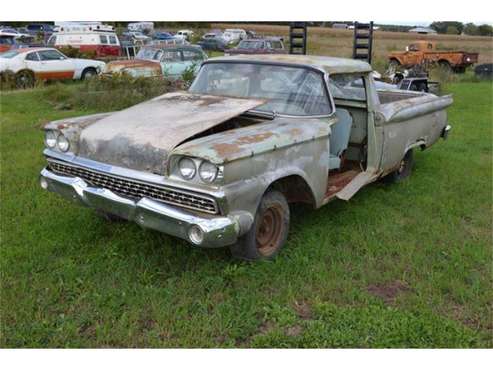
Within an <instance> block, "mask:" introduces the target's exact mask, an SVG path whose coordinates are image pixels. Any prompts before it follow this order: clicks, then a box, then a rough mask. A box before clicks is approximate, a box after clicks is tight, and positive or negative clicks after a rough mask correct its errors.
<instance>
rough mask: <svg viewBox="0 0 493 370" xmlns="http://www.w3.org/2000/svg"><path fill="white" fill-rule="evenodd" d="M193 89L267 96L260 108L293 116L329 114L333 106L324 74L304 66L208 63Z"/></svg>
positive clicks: (250, 96) (217, 93)
mask: <svg viewBox="0 0 493 370" xmlns="http://www.w3.org/2000/svg"><path fill="white" fill-rule="evenodd" d="M190 92H193V93H200V94H208V95H222V96H233V97H243V98H263V99H267V103H265V104H263V105H261V106H259V107H257V108H255V110H258V111H264V112H272V113H278V114H284V115H292V116H315V115H316V116H318V115H329V114H330V113H332V107H331V104H330V101H329V99H328V96H327V92H326V89H325V84H324V80H323V75H322V74H321V73H319V72H316V71H313V70H311V69H308V68H303V67H284V66H280V65H269V64H253V63H207V64H204V65H203V67H202V68H201V69H200V72H199V75H198V76H197V78H196V80H195V81H194V83H193V84H192V86H191V87H190Z"/></svg>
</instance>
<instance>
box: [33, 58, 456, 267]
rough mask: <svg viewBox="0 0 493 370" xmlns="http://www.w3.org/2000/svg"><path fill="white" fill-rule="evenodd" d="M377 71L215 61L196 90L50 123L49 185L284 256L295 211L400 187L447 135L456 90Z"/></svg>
mask: <svg viewBox="0 0 493 370" xmlns="http://www.w3.org/2000/svg"><path fill="white" fill-rule="evenodd" d="M371 72H372V69H371V66H370V65H369V64H367V63H366V62H362V61H355V60H350V59H341V58H329V57H315V56H294V55H265V56H247V55H242V56H235V57H222V58H214V59H209V60H208V61H206V62H205V63H204V64H203V65H202V68H201V70H200V72H199V75H198V76H197V78H196V79H195V81H194V83H193V85H192V86H191V88H190V90H189V91H188V92H181V93H170V94H165V95H162V96H159V97H157V98H154V99H152V100H150V101H148V102H145V103H142V104H139V105H136V106H133V107H130V108H128V109H125V110H122V111H119V112H115V113H104V114H99V115H91V116H85V117H79V118H74V119H64V120H60V121H55V122H52V123H49V124H47V125H46V126H45V135H46V139H45V143H46V149H45V150H44V155H45V157H46V159H47V161H48V164H47V167H46V168H44V169H43V170H42V172H41V178H40V182H41V186H42V187H43V188H44V189H47V190H50V191H54V192H57V193H59V194H60V195H62V196H65V197H67V198H68V199H71V200H74V201H76V202H79V203H81V204H83V205H86V206H89V207H92V208H95V209H98V210H100V211H102V212H105V213H106V214H108V215H111V217H115V216H117V217H120V218H124V219H127V220H133V221H135V222H137V223H139V224H140V225H142V226H144V227H148V228H152V229H156V230H159V231H162V232H165V233H168V234H171V235H174V236H176V237H180V238H183V239H185V240H187V241H188V242H190V243H192V244H193V245H196V246H201V247H222V246H229V247H230V249H231V252H232V253H233V255H234V256H236V257H238V258H242V259H246V260H257V259H263V258H270V257H273V256H274V255H276V254H277V252H278V251H279V250H280V248H281V247H282V246H283V245H284V243H285V241H286V239H287V235H288V229H289V220H290V211H289V207H288V204H289V203H296V202H304V203H308V204H310V205H312V206H313V207H315V208H319V207H321V206H322V205H325V204H327V203H328V202H329V201H331V200H333V199H336V198H339V199H343V200H348V199H350V198H351V197H352V196H353V195H354V194H355V193H356V192H357V191H358V190H359V189H360V188H362V187H363V186H364V185H366V184H368V183H371V182H373V181H375V180H377V179H379V178H381V177H384V176H386V178H387V179H389V180H391V181H399V180H401V179H403V178H405V177H407V176H409V174H410V173H411V169H412V164H413V151H414V150H416V149H425V148H428V147H429V146H431V145H432V144H434V143H435V142H436V141H437V140H438V139H439V138H440V137H444V138H445V137H447V134H448V132H449V130H450V126H449V125H447V114H446V111H445V108H446V107H448V106H449V105H450V104H452V98H451V97H450V96H443V97H437V96H435V95H432V94H427V93H422V92H410V91H402V90H386V91H378V90H377V89H376V88H375V85H374V81H373V78H372V76H371ZM358 82H361V84H359V83H358ZM109 217H110V216H109Z"/></svg>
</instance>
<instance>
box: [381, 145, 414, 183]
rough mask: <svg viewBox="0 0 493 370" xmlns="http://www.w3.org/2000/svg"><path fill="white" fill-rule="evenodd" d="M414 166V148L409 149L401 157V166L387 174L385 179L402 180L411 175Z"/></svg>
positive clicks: (387, 180) (391, 180) (388, 180)
mask: <svg viewBox="0 0 493 370" xmlns="http://www.w3.org/2000/svg"><path fill="white" fill-rule="evenodd" d="M413 166H414V155H413V150H412V149H409V150H408V151H407V153H406V154H405V155H404V158H402V159H401V162H400V163H399V167H398V168H397V169H396V170H395V171H394V172H391V173H389V174H388V175H387V176H385V178H384V179H385V181H386V182H389V183H395V182H400V181H402V180H404V179H405V178H407V177H409V176H410V175H411V172H412V170H413Z"/></svg>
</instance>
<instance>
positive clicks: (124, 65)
mask: <svg viewBox="0 0 493 370" xmlns="http://www.w3.org/2000/svg"><path fill="white" fill-rule="evenodd" d="M206 59H207V54H206V53H204V51H203V50H202V49H201V48H200V47H199V46H193V45H170V46H165V47H163V46H156V45H152V46H144V47H142V48H141V49H140V50H139V52H138V53H137V55H136V57H135V59H132V60H115V61H112V62H109V63H107V64H106V69H105V73H127V74H129V75H131V76H133V77H159V76H165V77H166V78H170V79H178V78H180V77H181V76H182V75H183V73H184V72H185V71H188V70H190V69H193V72H194V73H196V72H197V71H198V69H199V67H200V64H201V63H202V62H203V61H204V60H206Z"/></svg>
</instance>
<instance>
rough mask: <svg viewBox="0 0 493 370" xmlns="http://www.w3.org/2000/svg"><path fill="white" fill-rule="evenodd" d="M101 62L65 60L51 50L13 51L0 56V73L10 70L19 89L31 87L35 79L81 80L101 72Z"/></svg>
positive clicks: (61, 54) (54, 50) (57, 51)
mask: <svg viewBox="0 0 493 370" xmlns="http://www.w3.org/2000/svg"><path fill="white" fill-rule="evenodd" d="M104 66H105V63H104V62H101V61H98V60H91V59H76V58H68V57H66V56H65V55H64V54H63V53H61V52H60V51H59V50H57V49H53V48H22V49H13V50H10V51H7V52H5V53H2V54H0V73H2V72H7V71H11V72H13V73H14V74H15V79H16V84H17V85H18V86H19V87H31V86H33V85H34V82H35V79H40V80H64V79H73V80H83V79H85V78H88V77H92V76H94V75H96V74H98V73H100V72H101V71H102V70H103V68H104Z"/></svg>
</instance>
